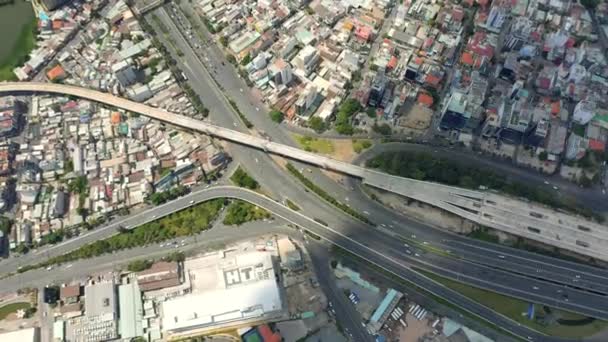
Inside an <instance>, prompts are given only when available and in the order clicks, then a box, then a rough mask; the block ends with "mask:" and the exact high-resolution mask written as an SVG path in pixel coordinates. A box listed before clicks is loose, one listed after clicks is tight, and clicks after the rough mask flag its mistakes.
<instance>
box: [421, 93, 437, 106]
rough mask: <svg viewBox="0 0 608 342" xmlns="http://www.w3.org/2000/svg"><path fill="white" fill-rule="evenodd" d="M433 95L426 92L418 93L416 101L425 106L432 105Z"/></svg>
mask: <svg viewBox="0 0 608 342" xmlns="http://www.w3.org/2000/svg"><path fill="white" fill-rule="evenodd" d="M433 102H434V101H433V97H432V96H431V95H429V94H427V93H420V94H418V103H419V104H421V105H424V106H427V107H430V106H432V105H433Z"/></svg>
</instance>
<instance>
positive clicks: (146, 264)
mask: <svg viewBox="0 0 608 342" xmlns="http://www.w3.org/2000/svg"><path fill="white" fill-rule="evenodd" d="M151 266H152V261H149V260H145V259H144V260H135V261H131V262H130V263H129V264H128V265H127V269H128V270H129V271H131V272H141V271H143V270H147V269H148V268H150V267H151Z"/></svg>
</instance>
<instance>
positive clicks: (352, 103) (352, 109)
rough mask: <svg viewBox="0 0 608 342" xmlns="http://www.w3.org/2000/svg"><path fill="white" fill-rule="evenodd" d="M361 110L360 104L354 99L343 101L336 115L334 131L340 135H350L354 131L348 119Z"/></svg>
mask: <svg viewBox="0 0 608 342" xmlns="http://www.w3.org/2000/svg"><path fill="white" fill-rule="evenodd" d="M361 109H362V107H361V103H359V101H357V100H355V99H348V100H346V101H344V103H342V105H341V106H340V109H339V110H338V114H336V131H337V132H338V133H340V134H345V135H352V134H353V133H354V132H355V129H354V127H353V126H352V125H351V123H350V119H351V117H352V116H353V115H354V114H355V113H357V112H359V111H360V110H361Z"/></svg>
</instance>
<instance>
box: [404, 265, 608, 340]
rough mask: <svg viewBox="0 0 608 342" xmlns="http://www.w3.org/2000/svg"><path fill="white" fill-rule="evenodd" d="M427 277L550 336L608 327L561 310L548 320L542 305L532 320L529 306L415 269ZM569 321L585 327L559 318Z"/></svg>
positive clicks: (553, 311)
mask: <svg viewBox="0 0 608 342" xmlns="http://www.w3.org/2000/svg"><path fill="white" fill-rule="evenodd" d="M415 270H416V272H419V273H422V274H424V275H425V276H427V277H428V278H431V279H433V280H434V281H436V282H438V283H440V284H443V285H444V286H446V287H448V288H450V289H452V290H454V291H457V292H459V293H460V294H462V295H464V296H466V297H468V298H470V299H471V300H474V301H476V302H478V303H479V304H481V305H484V306H486V307H488V308H490V309H492V310H494V311H496V312H498V313H500V314H502V315H504V316H506V317H509V318H510V319H512V320H514V321H516V322H518V323H520V324H522V325H525V326H527V327H529V328H531V329H534V330H536V331H538V332H541V333H543V334H546V335H549V336H559V337H567V338H581V337H586V336H591V335H594V334H596V333H598V332H600V331H602V330H604V329H606V328H607V327H608V322H606V321H602V320H593V319H588V318H587V317H584V316H582V315H579V314H575V313H572V312H568V311H561V310H557V309H553V308H549V309H550V310H551V316H553V318H552V319H547V317H545V316H547V314H546V313H545V311H544V308H543V306H542V305H536V306H535V312H536V313H537V314H536V318H534V319H533V320H530V319H528V318H527V316H526V315H525V313H526V312H527V311H528V307H529V305H530V303H528V302H526V301H523V300H520V299H516V298H512V297H509V296H505V295H502V294H499V293H496V292H492V291H488V290H484V289H479V288H476V287H474V286H470V285H467V284H463V283H460V282H457V281H454V280H451V279H447V278H444V277H441V276H438V275H436V274H433V273H431V272H428V271H424V270H421V269H415ZM557 318H560V319H564V320H568V321H581V322H584V324H580V325H577V324H572V323H570V324H568V325H566V324H560V323H559V319H557Z"/></svg>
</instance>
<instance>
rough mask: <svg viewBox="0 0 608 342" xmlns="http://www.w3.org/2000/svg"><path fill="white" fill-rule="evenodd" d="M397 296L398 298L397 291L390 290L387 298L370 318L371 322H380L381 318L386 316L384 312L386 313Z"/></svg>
mask: <svg viewBox="0 0 608 342" xmlns="http://www.w3.org/2000/svg"><path fill="white" fill-rule="evenodd" d="M396 296H397V291H395V290H393V289H389V290H388V292H387V293H386V296H385V297H384V299H383V300H382V302H381V303H380V305H378V308H377V309H376V311H374V314H373V315H372V318H370V321H372V322H378V320H380V317H382V315H383V314H384V312H385V311H386V309H387V308H388V306H389V305H390V304H391V302H392V301H393V299H395V297H396Z"/></svg>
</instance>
